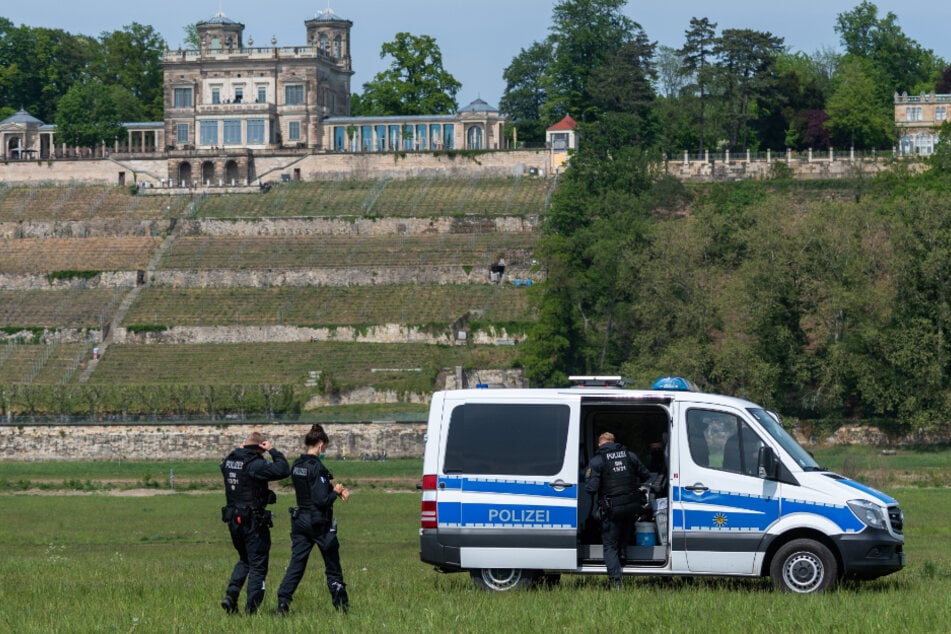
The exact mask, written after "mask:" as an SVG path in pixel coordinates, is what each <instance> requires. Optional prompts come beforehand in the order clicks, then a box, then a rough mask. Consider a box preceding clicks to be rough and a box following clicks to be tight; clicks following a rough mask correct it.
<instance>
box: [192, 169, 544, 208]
mask: <svg viewBox="0 0 951 634" xmlns="http://www.w3.org/2000/svg"><path fill="white" fill-rule="evenodd" d="M551 186H552V182H551V181H548V180H545V179H531V178H475V177H469V178H458V179H457V178H445V177H431V178H411V179H405V180H395V179H384V180H377V181H349V180H347V181H345V180H336V181H317V182H296V183H282V184H280V185H278V186H276V187H274V188H272V190H271V191H270V192H269V193H268V194H265V195H261V194H248V195H245V196H228V197H222V196H212V197H207V198H204V199H203V200H202V202H201V205H200V206H199V208H198V212H197V216H198V217H208V218H216V217H221V218H232V217H280V216H308V217H317V216H325V217H326V216H387V217H410V216H422V217H431V216H458V215H480V216H526V215H536V216H537V215H540V214H542V213H543V212H544V210H545V205H546V202H547V198H548V194H549V191H550V189H551Z"/></svg>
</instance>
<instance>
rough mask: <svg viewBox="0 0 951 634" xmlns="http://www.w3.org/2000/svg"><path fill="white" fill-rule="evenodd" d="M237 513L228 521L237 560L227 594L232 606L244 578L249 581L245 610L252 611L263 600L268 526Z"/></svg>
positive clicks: (269, 530)
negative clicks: (231, 600) (239, 517)
mask: <svg viewBox="0 0 951 634" xmlns="http://www.w3.org/2000/svg"><path fill="white" fill-rule="evenodd" d="M241 522H242V523H240V524H239V523H238V519H237V516H235V518H233V519H232V520H231V521H230V522H228V530H229V531H230V532H231V543H232V544H234V548H235V550H237V551H238V563H236V564H235V565H234V570H233V571H232V572H231V579H230V580H229V581H228V596H229V597H231V598H232V599H233V600H234V602H235V605H237V603H238V595H239V594H241V587H242V586H243V585H244V582H245V580H247V582H248V595H247V601H246V603H245V611H246V612H247V613H248V614H253V613H254V612H256V611H257V609H258V606H259V605H261V602H262V601H263V600H264V579H265V577H267V567H268V558H269V556H270V553H271V529H270V528H269V527H268V526H267V525H265V524H264V523H263V522H261V521H259V520H254V519H251V518H250V517H249V516H243V517H242V518H241Z"/></svg>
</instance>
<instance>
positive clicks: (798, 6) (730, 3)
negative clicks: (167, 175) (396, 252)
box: [0, 0, 951, 106]
mask: <svg viewBox="0 0 951 634" xmlns="http://www.w3.org/2000/svg"><path fill="white" fill-rule="evenodd" d="M859 3H860V0H798V1H795V2H778V1H776V0H718V1H716V2H710V0H672V1H669V2H657V1H656V0H652V1H649V2H648V1H644V0H630V1H629V2H628V7H627V14H628V15H629V16H630V17H631V18H633V19H634V20H635V21H636V22H638V23H640V25H641V26H642V27H644V30H645V31H646V33H647V35H648V37H649V38H650V39H651V40H652V41H656V42H657V43H658V44H663V45H667V46H671V47H674V48H677V47H680V46H681V45H682V44H683V34H684V31H685V30H686V29H687V28H688V26H689V24H690V18H692V17H698V18H702V17H706V18H709V19H710V21H711V22H715V23H717V28H718V30H720V29H724V28H750V29H755V30H758V31H769V32H771V33H772V34H773V35H776V36H779V37H782V38H785V42H786V45H787V46H788V47H789V49H790V50H792V51H804V52H806V53H814V52H815V51H817V50H819V49H820V48H833V49H839V48H840V44H839V39H838V37H837V35H836V33H835V31H834V29H833V27H834V25H835V19H836V16H837V15H838V14H840V13H843V12H845V11H850V10H852V9H853V8H855V7H856V6H858V5H859ZM554 4H555V2H554V0H330V2H329V6H330V7H331V8H332V9H333V10H334V12H336V13H337V14H338V15H340V16H341V17H344V18H346V19H348V20H351V21H352V22H353V33H352V57H353V68H354V71H355V72H356V74H355V75H354V77H353V84H352V88H353V90H354V91H355V92H360V91H361V90H362V86H363V83H364V82H366V81H369V80H370V79H372V78H373V76H374V75H375V74H376V73H377V72H379V71H381V70H383V69H384V68H385V67H386V66H387V64H386V62H385V61H384V60H381V59H380V46H381V45H382V44H383V42H386V41H388V40H392V39H393V37H394V35H395V34H396V33H398V32H400V31H408V32H410V33H413V34H414V35H423V34H425V35H431V36H433V37H434V38H436V42H437V43H438V44H439V47H440V49H441V51H442V53H443V65H444V66H445V68H446V70H448V71H449V72H450V73H452V74H453V75H454V76H455V77H456V79H458V80H459V81H460V82H462V90H460V92H459V94H458V95H457V101H458V102H459V105H465V104H467V103H469V102H470V101H472V100H473V99H475V98H477V97H481V98H482V99H485V100H486V101H488V102H489V103H491V104H492V105H496V106H497V105H498V101H499V98H500V97H501V96H502V92H503V90H504V89H505V83H504V81H503V80H502V71H503V69H504V68H505V67H506V66H507V65H508V64H509V63H510V62H511V61H512V58H513V57H514V56H515V55H517V54H518V52H519V50H521V49H522V48H527V47H528V46H530V45H531V44H532V43H533V42H535V41H538V40H541V39H543V38H544V37H545V36H546V35H547V33H548V29H549V26H550V23H551V9H552V6H553V5H554ZM874 4H875V5H876V6H877V7H878V9H879V17H882V16H884V15H885V14H887V13H888V12H892V13H894V14H895V15H896V16H898V23H899V26H900V27H901V28H902V30H903V31H904V33H905V34H906V35H907V36H909V37H910V38H912V39H913V40H916V41H917V42H918V43H919V44H921V45H922V46H924V47H926V48H930V49H932V50H934V51H935V53H937V54H938V55H939V56H941V57H942V58H944V59H951V39H949V37H948V29H949V25H951V3H949V2H943V1H940V0H879V1H877V2H874ZM327 6H328V0H270V1H263V0H160V1H151V0H136V1H134V2H130V1H129V0H47V1H43V0H0V16H2V17H5V18H7V19H8V20H10V21H12V22H13V23H14V24H18V25H19V24H26V25H29V26H43V27H49V28H59V29H64V30H66V31H69V32H70V33H76V34H84V35H93V36H98V35H99V34H101V33H102V32H104V31H114V30H117V29H121V28H122V27H123V26H125V25H128V24H131V23H132V22H138V23H140V24H148V25H151V26H152V27H153V28H155V30H156V31H158V32H159V33H161V34H162V36H163V37H164V38H165V39H166V41H168V43H169V46H171V47H172V48H177V47H178V46H179V45H181V43H182V40H183V39H184V26H185V25H186V24H190V23H194V22H199V21H202V20H206V19H208V18H210V17H212V16H214V15H215V14H216V13H217V12H218V10H219V7H220V9H221V10H222V12H223V13H224V14H225V15H226V16H228V17H229V18H231V19H233V20H236V21H238V22H241V23H243V24H244V25H245V41H247V38H248V36H251V37H253V38H254V42H255V45H258V46H267V45H268V44H269V43H270V40H271V37H272V36H276V37H277V40H278V45H279V46H294V45H302V44H304V43H305V30H304V24H303V23H304V21H305V20H308V19H310V18H312V17H314V15H316V14H317V13H318V12H320V11H322V10H324V9H326V8H327Z"/></svg>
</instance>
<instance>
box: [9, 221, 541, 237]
mask: <svg viewBox="0 0 951 634" xmlns="http://www.w3.org/2000/svg"><path fill="white" fill-rule="evenodd" d="M179 226H180V228H181V232H182V235H184V236H239V237H256V236H268V237H271V236H314V235H332V236H391V235H425V234H447V233H453V234H459V233H465V234H468V233H533V232H536V231H538V230H539V219H538V216H532V217H528V218H521V217H498V218H483V217H466V218H447V217H439V218H393V217H386V218H376V219H370V218H363V217H359V216H354V217H352V219H346V218H344V219H342V218H262V219H238V220H217V219H200V220H184V221H182V222H181V223H180V225H179ZM0 230H2V225H0ZM0 235H2V234H0Z"/></svg>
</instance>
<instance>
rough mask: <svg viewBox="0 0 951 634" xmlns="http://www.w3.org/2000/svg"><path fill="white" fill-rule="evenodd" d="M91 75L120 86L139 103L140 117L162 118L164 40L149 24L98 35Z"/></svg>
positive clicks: (130, 26)
mask: <svg viewBox="0 0 951 634" xmlns="http://www.w3.org/2000/svg"><path fill="white" fill-rule="evenodd" d="M100 42H101V44H102V48H101V53H100V55H99V58H98V59H97V62H96V64H95V65H94V68H93V74H94V76H95V77H97V78H98V79H99V80H100V81H102V83H104V84H105V85H107V86H113V85H114V86H124V87H125V88H126V89H127V90H128V91H129V92H130V93H131V94H132V96H133V97H135V99H137V100H138V101H139V103H140V104H141V109H142V112H143V115H144V117H145V118H146V119H147V120H150V121H158V120H161V119H162V117H163V99H164V85H163V77H162V76H163V71H162V55H163V51H164V50H165V43H164V41H163V40H162V37H161V36H160V35H159V34H158V33H157V32H156V31H155V29H153V28H152V27H151V26H143V25H141V24H138V23H136V22H133V23H132V24H129V25H127V26H124V27H123V28H122V30H121V31H113V32H111V33H103V34H102V35H101V36H100Z"/></svg>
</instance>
